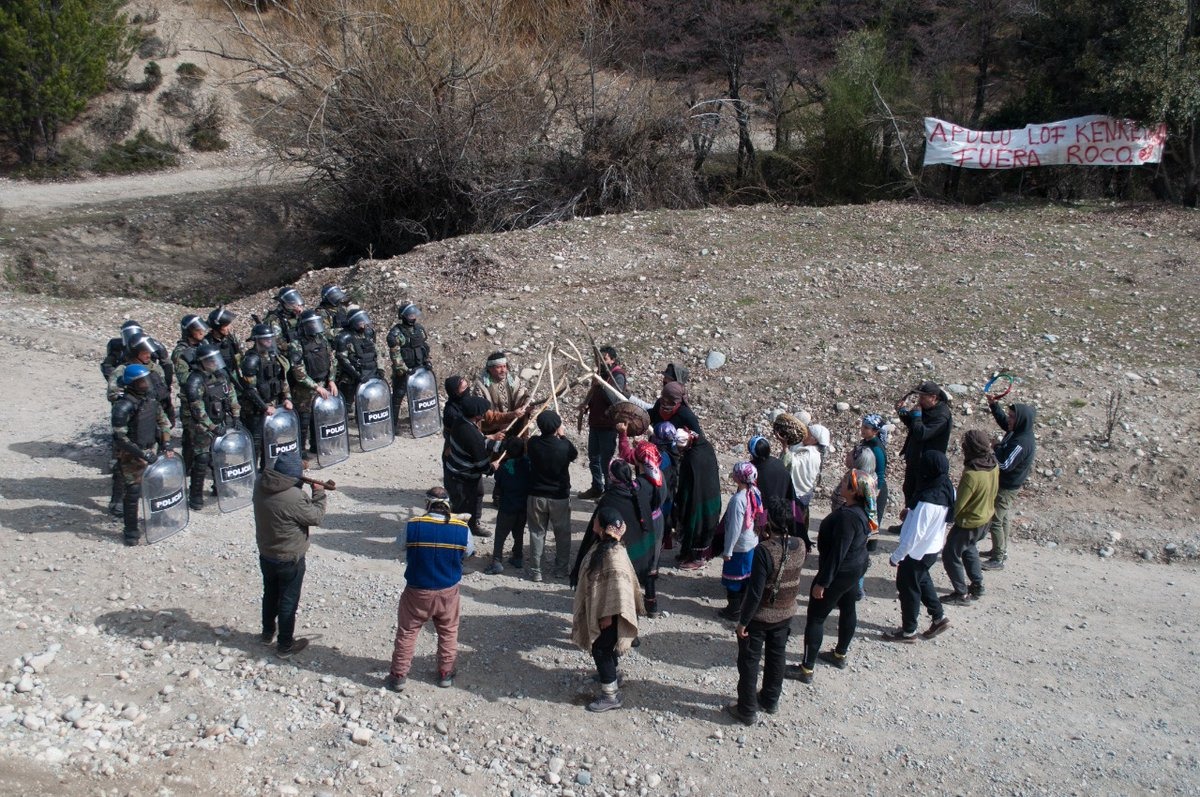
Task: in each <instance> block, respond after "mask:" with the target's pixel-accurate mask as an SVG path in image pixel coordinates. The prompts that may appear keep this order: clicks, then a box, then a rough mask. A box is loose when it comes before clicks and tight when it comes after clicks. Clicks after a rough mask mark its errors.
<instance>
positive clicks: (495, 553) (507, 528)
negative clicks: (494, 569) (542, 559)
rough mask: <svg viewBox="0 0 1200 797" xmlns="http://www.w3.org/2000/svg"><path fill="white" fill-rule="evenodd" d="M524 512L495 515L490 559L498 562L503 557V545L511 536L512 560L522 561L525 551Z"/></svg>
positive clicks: (503, 512)
mask: <svg viewBox="0 0 1200 797" xmlns="http://www.w3.org/2000/svg"><path fill="white" fill-rule="evenodd" d="M526 517H527V515H526V512H525V510H521V511H520V512H505V511H504V510H503V509H502V510H500V511H499V512H497V513H496V539H495V540H494V541H493V542H492V558H493V559H495V560H496V561H497V562H499V561H500V560H501V559H502V558H503V557H504V543H505V541H506V540H507V539H508V536H509V535H510V534H511V535H512V541H513V548H512V558H513V559H523V558H524V556H522V554H523V553H524V551H525V519H526Z"/></svg>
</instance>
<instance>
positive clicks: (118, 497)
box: [108, 460, 125, 518]
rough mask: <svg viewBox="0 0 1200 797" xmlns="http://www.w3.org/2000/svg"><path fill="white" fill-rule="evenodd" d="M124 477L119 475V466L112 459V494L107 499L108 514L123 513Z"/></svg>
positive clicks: (116, 514) (119, 515) (118, 515)
mask: <svg viewBox="0 0 1200 797" xmlns="http://www.w3.org/2000/svg"><path fill="white" fill-rule="evenodd" d="M124 496H125V479H124V477H122V476H121V467H120V466H119V465H118V464H117V462H116V460H113V466H112V496H111V497H110V498H109V499H108V514H110V515H112V516H113V517H117V518H119V517H121V516H122V514H123V513H124V508H123V507H124V501H125V498H124Z"/></svg>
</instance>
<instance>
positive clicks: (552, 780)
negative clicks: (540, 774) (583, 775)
mask: <svg viewBox="0 0 1200 797" xmlns="http://www.w3.org/2000/svg"><path fill="white" fill-rule="evenodd" d="M545 781H546V782H547V783H549V784H550V785H551V786H557V785H558V784H559V783H560V782H561V781H562V776H561V775H559V774H558V773H557V772H547V773H546V776H545Z"/></svg>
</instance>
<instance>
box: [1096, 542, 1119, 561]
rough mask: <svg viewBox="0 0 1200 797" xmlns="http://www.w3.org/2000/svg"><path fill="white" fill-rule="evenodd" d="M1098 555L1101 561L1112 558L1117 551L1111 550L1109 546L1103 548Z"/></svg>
mask: <svg viewBox="0 0 1200 797" xmlns="http://www.w3.org/2000/svg"><path fill="white" fill-rule="evenodd" d="M1097 553H1099V554H1100V558H1101V559H1107V558H1108V557H1110V556H1112V555H1113V554H1114V553H1116V551H1115V550H1113V549H1112V548H1110V547H1109V546H1107V545H1105V546H1104V547H1103V548H1101V549H1100V550H1099V551H1097Z"/></svg>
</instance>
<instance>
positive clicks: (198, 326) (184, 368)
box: [171, 315, 208, 468]
mask: <svg viewBox="0 0 1200 797" xmlns="http://www.w3.org/2000/svg"><path fill="white" fill-rule="evenodd" d="M207 334H208V327H207V326H206V325H205V323H204V322H203V321H201V320H200V316H198V315H185V316H184V317H183V318H182V319H180V321H179V342H178V343H176V344H175V348H174V349H173V350H172V351H171V367H172V368H173V369H174V370H175V382H176V383H177V384H178V385H179V415H180V417H181V418H183V443H182V445H183V464H184V467H185V468H190V467H191V466H192V465H191V462H192V452H193V451H194V450H195V446H194V445H193V444H192V428H191V425H190V424H189V423H188V410H187V401H188V400H187V397H186V396H185V395H184V388H185V386H186V385H187V380H188V377H189V376H190V375H191V373H192V371H193V370H195V368H196V367H197V365H196V352H197V350H198V349H199V347H200V344H202V343H203V342H204V336H205V335H207Z"/></svg>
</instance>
